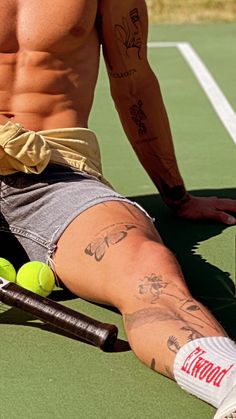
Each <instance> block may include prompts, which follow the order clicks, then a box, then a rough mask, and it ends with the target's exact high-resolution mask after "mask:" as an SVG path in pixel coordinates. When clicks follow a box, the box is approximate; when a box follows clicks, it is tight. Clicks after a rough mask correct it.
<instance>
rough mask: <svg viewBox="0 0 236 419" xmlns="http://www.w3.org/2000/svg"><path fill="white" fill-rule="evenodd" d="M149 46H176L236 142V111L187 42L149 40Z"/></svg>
mask: <svg viewBox="0 0 236 419" xmlns="http://www.w3.org/2000/svg"><path fill="white" fill-rule="evenodd" d="M148 47H149V48H173V47H174V48H177V49H178V50H179V51H180V53H181V54H182V56H183V57H184V59H185V60H186V62H187V63H188V65H189V66H190V68H191V70H192V71H193V73H194V74H195V76H196V78H197V80H198V81H199V83H200V85H201V87H202V89H203V90H204V92H205V93H206V95H207V97H208V99H209V101H210V102H211V104H212V106H213V108H214V109H215V112H216V113H217V115H218V117H219V118H220V120H221V122H222V123H223V125H224V127H225V128H226V130H227V131H228V133H229V135H230V136H231V138H232V140H233V142H234V143H235V144H236V113H235V111H234V109H233V108H232V106H231V105H230V103H229V102H228V100H227V99H226V97H225V95H224V94H223V92H222V90H221V89H220V87H219V86H218V84H217V83H216V81H215V80H214V78H213V76H212V75H211V73H210V72H209V70H208V69H207V67H206V66H205V64H204V63H203V61H202V60H201V58H200V57H199V56H198V54H197V53H196V51H195V50H194V49H193V48H192V47H191V45H190V44H188V43H187V42H149V43H148Z"/></svg>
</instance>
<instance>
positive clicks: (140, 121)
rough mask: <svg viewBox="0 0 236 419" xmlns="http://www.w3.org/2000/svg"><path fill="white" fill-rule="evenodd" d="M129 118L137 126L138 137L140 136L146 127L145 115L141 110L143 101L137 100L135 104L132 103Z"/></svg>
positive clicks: (145, 130) (145, 131)
mask: <svg viewBox="0 0 236 419" xmlns="http://www.w3.org/2000/svg"><path fill="white" fill-rule="evenodd" d="M129 111H130V116H131V119H132V120H133V121H134V123H135V125H137V127H138V134H139V137H142V136H143V135H144V134H146V133H147V127H146V125H145V122H144V121H145V120H146V119H147V116H146V114H145V112H144V111H143V102H142V100H139V101H138V103H137V104H135V105H132V106H131V107H130V109H129Z"/></svg>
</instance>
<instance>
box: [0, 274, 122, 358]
mask: <svg viewBox="0 0 236 419" xmlns="http://www.w3.org/2000/svg"><path fill="white" fill-rule="evenodd" d="M0 301H2V302H3V303H4V304H7V305H9V306H14V307H17V308H20V309H22V310H24V311H26V312H28V313H30V314H33V316H35V317H37V318H38V319H40V320H42V321H45V322H46V323H49V324H51V325H53V326H56V327H57V328H59V329H61V330H63V331H65V332H67V333H70V334H72V335H73V336H76V337H77V338H80V339H82V340H84V341H86V342H88V343H90V344H92V345H94V346H97V347H99V348H101V349H102V350H109V349H111V348H112V347H113V345H114V343H115V342H116V339H117V333H118V329H117V327H116V326H115V325H112V324H109V323H102V322H100V321H98V320H95V319H92V318H91V317H88V316H85V315H84V314H81V313H78V312H76V311H74V310H72V309H71V308H68V307H65V306H63V305H62V304H59V303H57V302H55V301H52V300H50V299H49V298H44V297H41V296H40V295H37V294H35V293H34V292H31V291H28V290H26V289H24V288H22V287H20V286H19V285H17V284H15V283H13V282H9V281H7V280H6V279H4V278H2V277H0Z"/></svg>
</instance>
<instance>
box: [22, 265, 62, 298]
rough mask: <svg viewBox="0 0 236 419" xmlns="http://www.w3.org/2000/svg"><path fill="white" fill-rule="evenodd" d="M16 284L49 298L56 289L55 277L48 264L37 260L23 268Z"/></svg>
mask: <svg viewBox="0 0 236 419" xmlns="http://www.w3.org/2000/svg"><path fill="white" fill-rule="evenodd" d="M16 283H17V284H18V285H20V286H21V287H23V288H25V289H27V290H29V291H33V292H35V294H38V295H41V296H42V297H47V296H48V295H49V294H50V293H51V292H52V290H53V288H54V285H55V277H54V274H53V271H52V270H51V268H50V267H49V266H48V265H46V263H43V262H39V261H36V260H35V261H32V262H27V263H25V264H24V265H22V266H21V268H20V269H19V271H18V272H17V275H16Z"/></svg>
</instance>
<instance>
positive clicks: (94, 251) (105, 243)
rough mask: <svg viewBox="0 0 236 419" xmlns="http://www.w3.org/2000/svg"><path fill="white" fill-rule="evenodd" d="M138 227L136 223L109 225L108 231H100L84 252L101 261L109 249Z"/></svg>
mask: <svg viewBox="0 0 236 419" xmlns="http://www.w3.org/2000/svg"><path fill="white" fill-rule="evenodd" d="M135 228H137V226H136V225H135V224H125V223H120V224H118V225H116V226H114V225H113V226H109V227H108V228H106V231H103V232H100V233H99V235H98V236H97V237H96V238H95V239H94V240H93V241H92V242H91V243H89V244H88V246H87V247H86V248H85V250H84V252H85V254H86V255H88V256H92V257H94V258H95V260H96V261H97V262H100V261H101V260H102V259H103V257H104V256H105V254H106V251H107V249H108V248H109V247H110V246H113V245H115V244H117V243H119V242H121V241H122V240H124V239H125V238H126V237H127V235H128V232H129V231H130V230H132V229H135Z"/></svg>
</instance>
